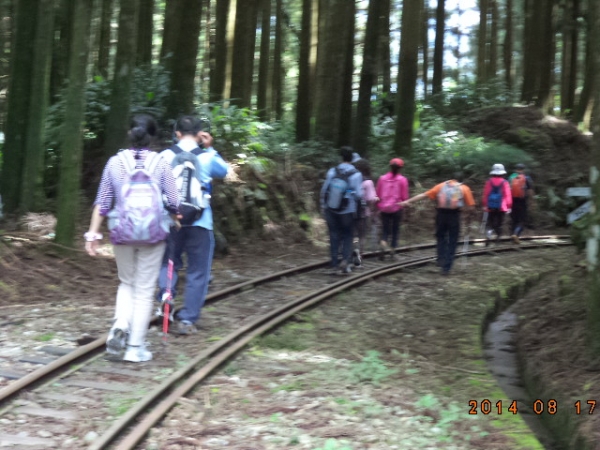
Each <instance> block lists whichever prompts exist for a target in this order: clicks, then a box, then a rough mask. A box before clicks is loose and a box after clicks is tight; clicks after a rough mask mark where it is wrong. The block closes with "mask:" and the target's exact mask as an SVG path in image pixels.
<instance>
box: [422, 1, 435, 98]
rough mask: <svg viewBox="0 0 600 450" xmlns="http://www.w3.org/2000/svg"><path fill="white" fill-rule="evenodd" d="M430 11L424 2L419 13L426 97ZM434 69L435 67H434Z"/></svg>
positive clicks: (427, 88)
mask: <svg viewBox="0 0 600 450" xmlns="http://www.w3.org/2000/svg"><path fill="white" fill-rule="evenodd" d="M430 15H431V11H430V9H429V5H428V4H427V3H425V5H424V6H423V13H422V14H421V20H422V22H421V46H422V48H423V74H422V77H421V79H422V80H423V97H424V98H427V96H428V94H429V16H430ZM434 70H435V69H434Z"/></svg>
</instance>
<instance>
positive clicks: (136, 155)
mask: <svg viewBox="0 0 600 450" xmlns="http://www.w3.org/2000/svg"><path fill="white" fill-rule="evenodd" d="M157 131H158V127H157V125H156V122H155V121H154V119H153V118H152V117H150V116H148V115H143V114H142V115H136V116H134V117H133V118H132V120H131V126H130V130H129V133H128V137H129V141H130V144H131V147H130V148H129V149H126V150H123V151H121V152H119V154H118V155H115V156H113V157H112V158H110V159H109V161H108V163H107V164H106V167H105V168H104V172H103V174H102V179H101V181H100V186H99V188H98V194H97V196H96V200H95V201H94V209H93V212H92V218H91V223H90V228H89V231H88V232H87V233H85V235H84V237H85V241H86V242H85V248H86V251H87V252H88V254H90V255H91V256H95V255H96V251H97V248H98V242H99V241H100V240H101V239H102V234H100V233H99V230H100V225H101V224H102V221H103V219H104V217H105V216H107V215H108V214H109V212H111V210H112V209H113V205H114V206H117V202H118V201H120V202H121V203H122V202H123V200H119V199H120V195H121V194H122V188H123V186H124V185H125V184H126V183H127V182H128V181H129V173H130V170H131V169H132V167H127V161H131V160H132V158H131V156H133V160H134V161H135V167H136V168H142V167H143V168H144V169H146V170H148V171H149V172H150V175H151V178H152V181H153V182H154V183H155V184H156V185H158V187H159V189H160V191H161V193H162V196H163V198H165V199H166V205H165V206H164V207H165V209H166V210H167V211H168V212H169V213H171V214H172V215H175V216H176V215H177V214H178V206H179V193H178V190H177V186H176V183H175V178H174V176H173V172H172V171H171V166H170V165H169V164H168V163H167V162H166V161H165V160H164V159H163V158H162V157H160V156H158V155H157V154H155V153H153V152H151V151H150V150H148V146H149V145H150V143H151V141H152V140H153V139H154V138H155V137H156V136H157ZM150 155H152V156H150ZM146 160H148V161H146ZM145 162H147V164H145ZM131 164H133V162H132V163H131ZM121 211H122V209H121ZM113 231H114V230H113ZM167 234H168V233H167ZM167 234H165V237H164V238H162V235H161V234H158V239H155V240H158V242H154V243H151V244H148V243H140V244H127V243H122V242H120V241H119V240H118V239H116V236H115V234H114V232H113V233H111V241H112V242H113V244H114V254H115V260H116V262H117V269H118V274H119V281H120V283H119V288H118V290H117V301H116V308H115V316H114V321H113V326H112V328H111V330H110V332H109V334H108V339H107V341H106V351H107V352H108V353H109V354H112V355H121V352H122V351H123V350H125V344H126V343H127V344H128V345H127V349H126V351H125V354H124V356H123V359H124V360H125V361H131V362H142V361H149V360H151V359H152V353H151V352H150V351H148V350H147V349H146V346H145V344H144V340H145V337H146V333H147V330H148V324H149V322H150V319H151V316H152V306H153V300H154V299H153V295H154V290H155V286H156V281H157V279H158V274H159V271H160V265H161V261H162V257H163V254H164V251H165V241H164V240H162V239H166V235H167Z"/></svg>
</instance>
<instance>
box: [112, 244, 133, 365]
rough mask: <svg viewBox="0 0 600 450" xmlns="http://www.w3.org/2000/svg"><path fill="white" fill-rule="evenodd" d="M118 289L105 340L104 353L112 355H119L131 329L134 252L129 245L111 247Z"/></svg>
mask: <svg viewBox="0 0 600 450" xmlns="http://www.w3.org/2000/svg"><path fill="white" fill-rule="evenodd" d="M113 249H114V250H113V251H114V253H115V261H116V262H117V273H118V275H119V287H118V288H117V299H116V305H115V315H114V320H113V324H112V327H111V329H110V331H109V333H108V337H107V339H106V351H107V352H108V353H110V354H112V355H119V354H120V353H121V351H123V349H124V348H125V343H126V341H127V334H128V333H129V331H130V329H131V322H130V320H131V315H132V312H133V296H134V283H135V250H134V248H133V247H132V246H130V245H115V246H113Z"/></svg>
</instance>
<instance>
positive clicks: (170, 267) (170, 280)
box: [162, 256, 173, 342]
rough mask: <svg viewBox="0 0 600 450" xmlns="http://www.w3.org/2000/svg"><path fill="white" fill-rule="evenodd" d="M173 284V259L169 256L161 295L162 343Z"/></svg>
mask: <svg viewBox="0 0 600 450" xmlns="http://www.w3.org/2000/svg"><path fill="white" fill-rule="evenodd" d="M172 284H173V258H172V257H171V256H169V262H168V264H167V288H166V290H165V292H164V294H163V297H162V302H163V305H164V307H163V341H164V342H167V334H168V333H169V319H170V314H171V312H170V311H169V310H170V306H171V305H172V304H173V294H172V292H171V288H172Z"/></svg>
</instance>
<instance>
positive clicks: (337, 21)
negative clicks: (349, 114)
mask: <svg viewBox="0 0 600 450" xmlns="http://www.w3.org/2000/svg"><path fill="white" fill-rule="evenodd" d="M347 7H348V5H347V2H346V0H326V1H324V2H322V3H321V9H320V20H319V22H320V23H319V50H318V55H317V98H316V102H317V104H316V111H315V112H316V115H315V116H316V124H315V134H316V136H317V137H318V138H320V139H322V140H325V141H328V142H331V143H332V144H336V143H337V142H338V141H339V136H340V123H341V106H342V101H343V95H344V92H343V89H344V81H345V80H344V68H345V66H346V61H347V60H346V51H347V49H348V45H347V42H348V41H347V39H346V31H347V25H348V24H347V23H346V17H347V16H346V11H347Z"/></svg>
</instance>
